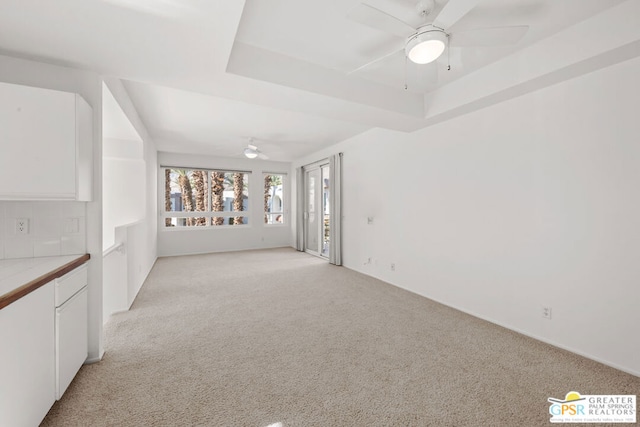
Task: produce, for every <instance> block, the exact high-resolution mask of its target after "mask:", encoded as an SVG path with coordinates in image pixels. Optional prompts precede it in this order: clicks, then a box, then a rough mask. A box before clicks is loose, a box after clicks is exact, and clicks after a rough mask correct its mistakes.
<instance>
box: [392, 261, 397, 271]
mask: <svg viewBox="0 0 640 427" xmlns="http://www.w3.org/2000/svg"><path fill="white" fill-rule="evenodd" d="M391 271H396V263H395V262H392V263H391Z"/></svg>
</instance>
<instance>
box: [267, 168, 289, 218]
mask: <svg viewBox="0 0 640 427" xmlns="http://www.w3.org/2000/svg"><path fill="white" fill-rule="evenodd" d="M283 183H284V175H282V174H272V173H265V174H264V223H265V224H267V225H269V224H284V222H285V217H284V186H283Z"/></svg>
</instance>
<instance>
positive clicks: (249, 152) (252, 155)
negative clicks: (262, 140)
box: [244, 147, 258, 159]
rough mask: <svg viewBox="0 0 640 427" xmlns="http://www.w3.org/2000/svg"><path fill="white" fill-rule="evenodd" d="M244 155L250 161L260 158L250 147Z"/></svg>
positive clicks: (245, 150)
mask: <svg viewBox="0 0 640 427" xmlns="http://www.w3.org/2000/svg"><path fill="white" fill-rule="evenodd" d="M244 155H245V157H246V158H248V159H255V158H256V157H258V153H257V152H256V150H253V149H251V148H250V147H247V148H245V149H244Z"/></svg>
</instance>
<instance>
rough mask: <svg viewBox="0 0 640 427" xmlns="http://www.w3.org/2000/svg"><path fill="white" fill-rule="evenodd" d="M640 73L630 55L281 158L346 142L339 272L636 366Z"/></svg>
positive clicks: (633, 369) (636, 369) (634, 369)
mask: <svg viewBox="0 0 640 427" xmlns="http://www.w3.org/2000/svg"><path fill="white" fill-rule="evenodd" d="M638 75H640V59H637V58H636V59H633V60H630V61H627V62H623V63H620V64H617V65H613V66H610V67H608V68H605V69H602V70H599V71H596V72H593V73H590V74H587V75H583V76H581V77H578V78H575V79H573V80H569V81H566V82H563V83H561V84H558V85H555V86H552V87H549V88H546V89H543V90H540V91H537V92H533V93H530V94H527V95H524V96H522V97H519V98H516V99H513V100H510V101H507V102H504V103H501V104H497V105H494V106H492V107H489V108H486V109H484V110H480V111H477V112H474V113H471V114H468V115H465V116H461V117H459V118H456V119H454V120H450V121H447V122H443V123H440V124H438V125H435V126H432V127H429V128H426V129H424V130H421V131H418V132H415V133H413V134H401V133H398V132H392V131H382V130H373V131H370V132H367V133H365V134H362V135H359V136H357V137H355V138H353V139H351V140H349V141H347V142H345V143H343V144H340V145H339V146H335V147H332V148H331V149H329V150H325V151H324V152H321V153H316V154H315V155H312V156H309V157H307V158H305V159H301V160H299V161H297V162H295V163H294V165H293V166H298V165H301V164H305V163H309V162H311V161H313V160H317V159H318V158H321V157H326V155H327V154H329V153H331V152H337V151H343V152H344V165H343V166H344V188H343V191H344V192H343V196H344V228H343V230H344V264H345V266H347V267H348V268H351V269H354V270H358V271H361V272H363V273H366V274H369V275H372V276H374V277H378V278H380V279H382V280H385V281H387V282H390V283H393V284H395V285H398V286H400V287H403V288H406V289H409V290H411V291H413V292H416V293H418V294H420V295H424V296H426V297H429V298H432V299H434V300H436V301H440V302H442V303H444V304H447V305H450V306H452V307H455V308H458V309H460V310H463V311H466V312H469V313H471V314H474V315H476V316H478V317H481V318H484V319H487V320H489V321H492V322H495V323H497V324H500V325H503V326H506V327H508V328H510V329H513V330H516V331H520V332H522V333H524V334H527V335H530V336H533V337H536V338H538V339H541V340H543V341H546V342H549V343H552V344H555V345H557V346H559V347H563V348H566V349H569V350H571V351H574V352H576V353H579V354H582V355H585V356H587V357H590V358H592V359H595V360H599V361H602V362H604V363H606V364H608V365H611V366H614V367H617V368H619V369H622V370H625V371H627V372H630V373H633V374H635V375H640V358H639V357H638V354H640V334H638V332H637V327H638V325H640V310H638V301H640V286H638V282H639V280H640V264H639V263H638V259H640V227H638V218H640V192H638V182H640V144H638V135H640V121H639V120H638V117H637V115H638V111H640V85H639V84H638V77H637V76H638ZM369 216H372V217H373V218H374V222H373V224H371V225H367V220H366V219H367V217H369ZM369 257H371V258H372V259H373V262H372V263H371V264H365V261H366V260H367V259H368V258H369ZM392 262H393V263H395V264H396V271H395V272H392V271H391V269H390V264H391V263H392ZM543 305H544V306H550V307H552V319H551V320H547V319H544V318H542V316H541V307H542V306H543Z"/></svg>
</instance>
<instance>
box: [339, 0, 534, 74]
mask: <svg viewBox="0 0 640 427" xmlns="http://www.w3.org/2000/svg"><path fill="white" fill-rule="evenodd" d="M481 1H482V0H449V1H448V2H447V3H446V4H445V5H444V6H443V7H442V8H441V9H440V10H439V11H436V9H437V7H436V1H435V0H420V1H419V2H418V3H417V4H416V8H415V10H416V13H417V14H418V15H419V16H420V17H422V19H423V20H424V24H422V25H420V26H418V27H413V26H412V25H410V24H408V23H406V22H405V21H403V20H401V19H399V18H397V17H395V16H393V15H391V14H389V13H387V12H384V11H382V10H380V9H378V8H376V7H373V6H371V5H369V4H367V3H360V4H359V5H358V6H356V7H355V8H353V9H352V10H351V11H350V12H349V13H348V14H347V17H348V18H350V19H351V20H353V21H355V22H358V23H361V24H364V25H367V26H369V27H373V28H376V29H378V30H381V31H385V32H387V33H391V34H394V35H397V36H402V37H404V38H405V42H404V44H398V47H397V48H396V49H395V50H394V51H393V52H390V53H388V54H386V55H383V56H381V57H379V58H376V59H374V60H373V61H370V62H368V63H366V64H364V65H362V66H360V67H358V68H356V69H355V70H353V71H351V73H355V72H358V71H360V70H363V69H365V68H367V67H369V66H371V65H373V64H375V63H378V62H382V61H385V60H386V59H388V58H390V57H392V56H394V55H396V54H397V53H398V52H401V51H403V50H404V53H405V56H406V58H407V59H408V60H409V61H411V62H413V63H415V64H420V65H422V64H429V63H431V62H434V61H435V60H437V59H438V58H439V57H440V56H441V55H442V54H443V53H444V51H445V49H447V48H449V47H450V46H455V47H466V46H476V47H478V46H505V45H510V44H515V43H517V42H518V41H519V40H520V39H521V38H522V37H523V36H524V35H525V34H526V32H527V30H528V29H529V27H528V26H527V25H517V26H506V27H494V28H482V29H474V30H469V31H463V32H457V31H456V32H450V31H449V29H450V28H451V27H452V26H453V25H454V24H455V23H456V22H458V21H459V20H460V19H462V18H463V17H464V16H465V15H466V14H467V13H468V12H469V11H471V10H472V9H473V8H474V7H476V6H477V5H478V4H479V3H480V2H481ZM434 12H435V13H434ZM449 69H450V66H449Z"/></svg>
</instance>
